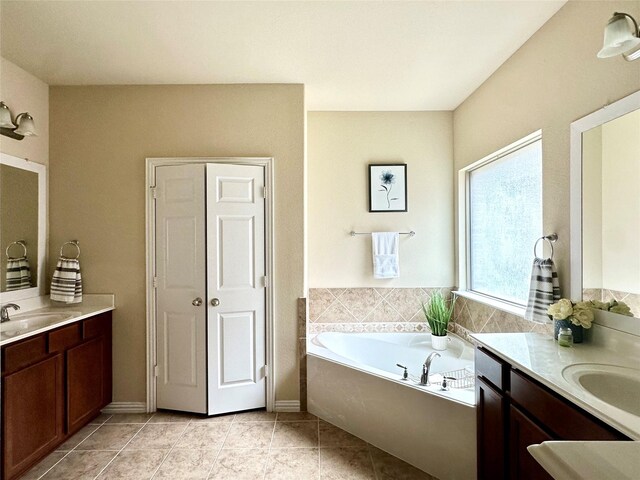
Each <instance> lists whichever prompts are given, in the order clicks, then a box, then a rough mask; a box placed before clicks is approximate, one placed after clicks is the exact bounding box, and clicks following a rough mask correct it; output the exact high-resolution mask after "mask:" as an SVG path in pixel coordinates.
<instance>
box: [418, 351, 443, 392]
mask: <svg viewBox="0 0 640 480" xmlns="http://www.w3.org/2000/svg"><path fill="white" fill-rule="evenodd" d="M439 356H440V354H439V353H438V352H433V353H431V354H430V355H429V356H428V357H427V359H426V360H425V361H424V365H422V375H421V376H420V385H429V369H430V368H431V362H433V359H434V358H436V357H439Z"/></svg>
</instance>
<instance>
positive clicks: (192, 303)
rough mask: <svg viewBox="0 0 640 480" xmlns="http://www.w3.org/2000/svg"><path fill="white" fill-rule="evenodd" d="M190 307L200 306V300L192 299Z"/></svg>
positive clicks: (198, 298)
mask: <svg viewBox="0 0 640 480" xmlns="http://www.w3.org/2000/svg"><path fill="white" fill-rule="evenodd" d="M191 305H193V306H194V307H199V306H200V305H202V299H201V298H200V297H197V298H194V299H193V302H191Z"/></svg>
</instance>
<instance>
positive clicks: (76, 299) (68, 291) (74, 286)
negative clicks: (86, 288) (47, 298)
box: [51, 257, 82, 303]
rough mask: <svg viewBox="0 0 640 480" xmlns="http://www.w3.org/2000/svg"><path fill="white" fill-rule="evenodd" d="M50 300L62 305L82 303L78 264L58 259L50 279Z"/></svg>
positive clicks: (73, 261)
mask: <svg viewBox="0 0 640 480" xmlns="http://www.w3.org/2000/svg"><path fill="white" fill-rule="evenodd" d="M51 300H54V301H56V302H64V303H80V302H82V275H81V274H80V262H79V261H78V260H76V259H70V258H64V257H60V258H59V259H58V263H57V265H56V270H55V271H54V272H53V278H51Z"/></svg>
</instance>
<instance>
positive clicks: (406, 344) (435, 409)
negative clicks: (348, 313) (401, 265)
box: [307, 332, 476, 480]
mask: <svg viewBox="0 0 640 480" xmlns="http://www.w3.org/2000/svg"><path fill="white" fill-rule="evenodd" d="M432 351H433V350H432V349H431V341H430V335H428V334H420V333H336V332H326V333H320V334H318V335H316V336H315V337H313V338H311V339H310V341H309V342H308V345H307V354H308V356H307V401H308V409H309V411H310V412H311V413H313V414H315V415H317V416H318V417H320V418H322V419H324V420H326V421H328V422H330V423H332V424H334V425H337V426H339V427H340V428H342V429H344V430H347V431H348V432H350V433H352V434H354V435H356V436H358V437H360V438H362V439H364V440H366V441H368V442H369V443H371V444H373V445H375V446H377V447H378V448H381V449H382V450H385V451H387V452H389V453H391V454H393V455H395V456H397V457H399V458H401V459H403V460H405V461H406V462H408V463H410V464H412V465H414V466H415V467H417V468H419V469H421V470H423V471H425V472H427V473H429V474H431V475H433V476H435V477H437V478H439V479H440V480H448V479H451V480H458V479H459V480H470V479H475V478H476V416H475V393H474V390H473V388H467V389H455V388H452V389H450V390H449V391H441V390H440V387H439V386H428V387H425V386H421V385H418V384H417V381H416V380H419V377H420V374H421V372H422V364H423V363H424V361H425V359H426V358H427V356H428V355H429V354H430V353H431V352H432ZM439 353H440V355H441V357H437V358H435V359H434V360H433V363H432V364H431V371H430V373H433V374H439V373H444V372H449V371H452V370H461V369H465V368H467V369H468V370H472V369H473V347H472V346H471V345H470V344H468V343H466V342H464V341H462V340H461V339H459V338H457V337H455V336H452V338H451V342H450V345H449V348H448V349H447V350H446V351H444V352H439ZM397 363H399V364H401V365H406V366H407V367H408V370H409V374H410V376H411V377H412V378H413V379H414V380H412V379H410V380H408V381H405V380H402V369H401V368H398V367H396V364H397ZM434 379H438V377H434Z"/></svg>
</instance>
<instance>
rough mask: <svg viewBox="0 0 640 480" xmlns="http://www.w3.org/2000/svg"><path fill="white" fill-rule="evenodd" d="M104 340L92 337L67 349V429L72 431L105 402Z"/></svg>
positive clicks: (97, 410)
mask: <svg viewBox="0 0 640 480" xmlns="http://www.w3.org/2000/svg"><path fill="white" fill-rule="evenodd" d="M104 348H105V344H104V338H103V337H96V338H93V339H91V340H89V341H87V342H85V343H82V344H80V345H78V346H77V347H73V348H71V349H69V350H67V431H68V432H69V433H73V432H75V431H76V430H79V429H80V428H81V427H82V426H84V425H85V424H86V423H87V422H88V421H89V420H91V418H92V417H94V416H96V415H97V414H98V413H99V412H100V409H101V408H102V407H103V406H104V402H103V400H104V397H105V392H104V386H105V366H104V359H105V352H104Z"/></svg>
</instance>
